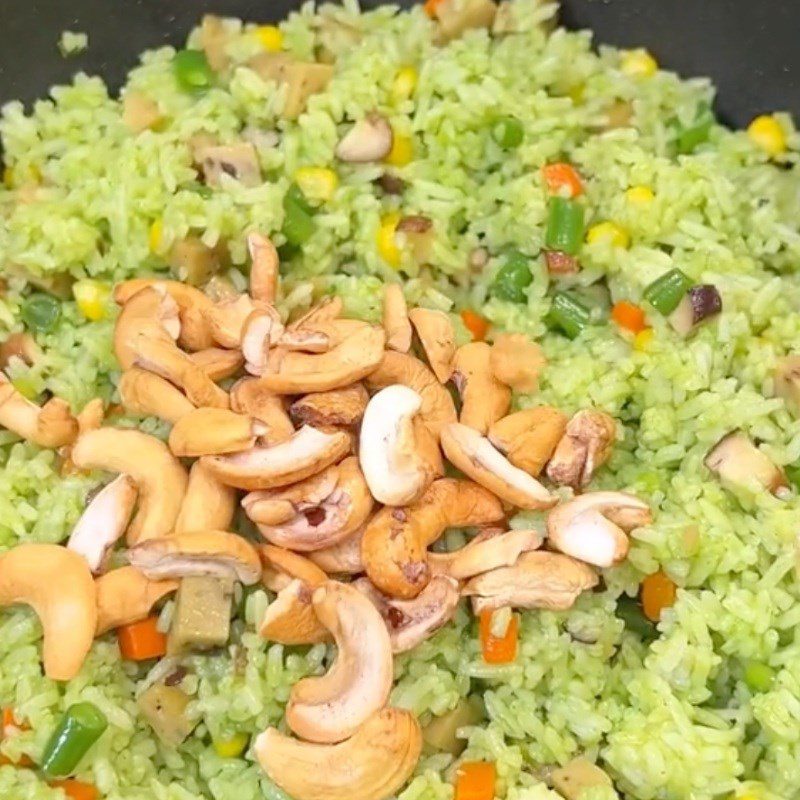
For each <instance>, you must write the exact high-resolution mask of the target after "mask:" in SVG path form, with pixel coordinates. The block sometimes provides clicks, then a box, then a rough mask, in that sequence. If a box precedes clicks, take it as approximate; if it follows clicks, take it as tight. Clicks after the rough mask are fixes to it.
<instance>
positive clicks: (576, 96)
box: [567, 83, 586, 106]
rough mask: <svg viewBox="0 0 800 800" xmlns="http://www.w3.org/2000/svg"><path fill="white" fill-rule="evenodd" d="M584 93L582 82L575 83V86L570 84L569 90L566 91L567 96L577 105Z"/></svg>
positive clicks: (584, 88)
mask: <svg viewBox="0 0 800 800" xmlns="http://www.w3.org/2000/svg"><path fill="white" fill-rule="evenodd" d="M585 95H586V85H585V84H583V83H577V84H575V86H572V87H571V88H570V90H569V91H568V92H567V97H569V99H570V100H572V102H573V103H574V104H575V105H576V106H579V105H580V104H581V103H582V102H583V100H584V97H585Z"/></svg>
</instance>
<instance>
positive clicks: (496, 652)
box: [480, 611, 519, 664]
mask: <svg viewBox="0 0 800 800" xmlns="http://www.w3.org/2000/svg"><path fill="white" fill-rule="evenodd" d="M480 637H481V651H482V652H483V660H484V661H485V662H486V663H487V664H510V663H511V662H512V661H514V660H515V659H516V657H517V642H518V640H519V618H518V617H517V616H516V614H515V615H514V616H512V617H511V622H509V623H508V628H507V629H506V633H505V636H493V635H492V612H491V611H482V612H481V617H480Z"/></svg>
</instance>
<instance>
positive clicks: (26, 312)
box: [19, 294, 61, 333]
mask: <svg viewBox="0 0 800 800" xmlns="http://www.w3.org/2000/svg"><path fill="white" fill-rule="evenodd" d="M19 313H20V317H22V321H23V322H24V323H25V325H26V327H28V328H29V329H30V330H32V331H35V332H36V333H47V332H48V331H51V330H53V328H54V327H55V326H56V323H57V322H58V318H59V317H60V316H61V305H60V303H59V302H58V300H56V298H55V297H51V296H50V295H49V294H32V295H31V296H30V297H29V298H28V299H27V300H26V301H25V302H24V303H23V304H22V308H21V309H20V312H19Z"/></svg>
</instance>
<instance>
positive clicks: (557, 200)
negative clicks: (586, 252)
mask: <svg viewBox="0 0 800 800" xmlns="http://www.w3.org/2000/svg"><path fill="white" fill-rule="evenodd" d="M583 215H584V210H583V206H582V205H581V204H580V203H578V202H577V201H575V200H569V199H567V198H565V197H551V198H550V210H549V213H548V217H547V229H546V231H545V244H546V246H547V247H548V248H549V249H550V250H557V251H559V252H561V253H567V254H568V255H571V256H574V255H575V254H576V253H577V252H578V250H579V249H580V247H581V244H582V243H583Z"/></svg>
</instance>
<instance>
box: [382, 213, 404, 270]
mask: <svg viewBox="0 0 800 800" xmlns="http://www.w3.org/2000/svg"><path fill="white" fill-rule="evenodd" d="M399 222H400V214H398V213H397V212H396V211H393V212H392V213H391V214H387V215H386V216H384V217H382V218H381V226H380V228H378V235H377V236H376V243H377V245H378V253H379V255H380V257H381V258H382V259H383V260H384V261H385V262H386V263H387V264H389V266H391V267H394V268H395V269H397V267H399V266H400V248H399V247H398V246H397V242H396V241H395V238H394V235H395V231H396V230H397V225H398V223H399Z"/></svg>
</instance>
